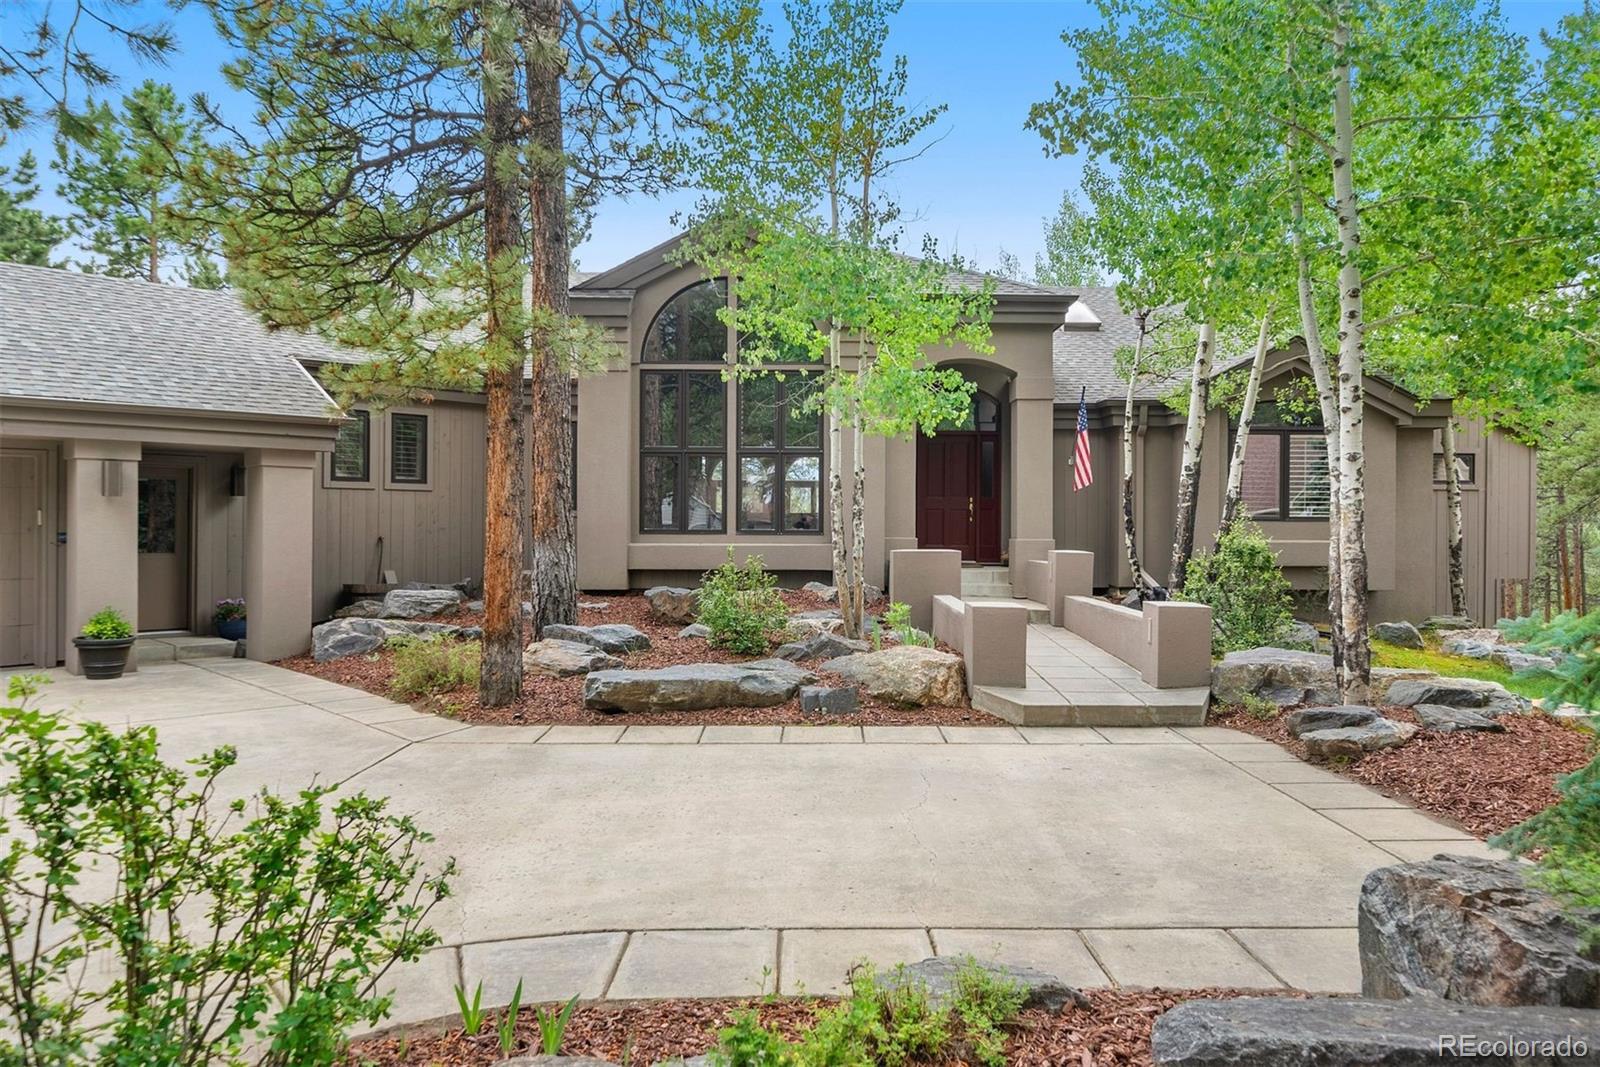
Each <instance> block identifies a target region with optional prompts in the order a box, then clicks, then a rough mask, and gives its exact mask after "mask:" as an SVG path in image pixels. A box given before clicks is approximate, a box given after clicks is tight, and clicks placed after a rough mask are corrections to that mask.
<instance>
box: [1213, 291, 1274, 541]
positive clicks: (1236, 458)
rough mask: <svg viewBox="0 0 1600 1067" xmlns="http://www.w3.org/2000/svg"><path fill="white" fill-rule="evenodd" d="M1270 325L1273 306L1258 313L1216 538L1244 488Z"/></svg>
mask: <svg viewBox="0 0 1600 1067" xmlns="http://www.w3.org/2000/svg"><path fill="white" fill-rule="evenodd" d="M1271 328H1272V310H1271V309H1270V308H1269V309H1268V310H1267V311H1266V312H1265V313H1264V314H1263V315H1262V316H1261V331H1260V333H1259V334H1258V335H1257V336H1256V352H1255V359H1253V360H1252V361H1251V363H1250V378H1249V380H1248V381H1247V382H1246V383H1245V387H1244V403H1243V404H1241V405H1240V406H1239V433H1238V435H1237V436H1236V437H1234V439H1233V456H1232V458H1231V459H1230V460H1229V461H1228V489H1227V492H1226V493H1224V494H1223V497H1222V519H1221V521H1220V522H1218V523H1217V538H1218V540H1221V538H1222V535H1223V534H1225V533H1227V532H1228V527H1230V526H1232V525H1233V518H1234V516H1235V515H1236V514H1238V511H1239V497H1240V496H1241V495H1242V494H1243V492H1244V449H1245V443H1246V442H1247V441H1248V440H1249V438H1250V421H1251V420H1252V419H1254V418H1255V417H1256V397H1257V396H1258V395H1259V394H1260V392H1261V370H1262V368H1263V367H1264V366H1265V365H1266V362H1267V339H1268V337H1269V333H1268V331H1269V330H1270V329H1271Z"/></svg>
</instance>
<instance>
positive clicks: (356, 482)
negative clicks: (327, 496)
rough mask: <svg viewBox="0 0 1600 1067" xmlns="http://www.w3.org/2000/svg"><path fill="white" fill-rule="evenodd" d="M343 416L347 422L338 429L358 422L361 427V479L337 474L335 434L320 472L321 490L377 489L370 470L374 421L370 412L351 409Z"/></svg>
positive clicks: (336, 442)
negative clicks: (332, 444) (332, 447)
mask: <svg viewBox="0 0 1600 1067" xmlns="http://www.w3.org/2000/svg"><path fill="white" fill-rule="evenodd" d="M344 415H345V418H346V420H348V421H346V422H342V423H340V424H339V429H341V430H342V429H343V428H344V427H345V426H348V425H350V424H351V423H355V422H359V423H360V424H361V426H362V427H363V433H362V441H361V471H362V473H361V477H359V478H346V477H342V476H341V475H340V474H339V472H338V469H337V467H336V466H335V451H334V450H336V449H337V448H338V445H339V439H338V435H337V434H335V436H334V442H333V443H334V449H330V450H329V452H328V462H327V464H326V466H325V467H324V468H323V472H322V485H323V488H325V489H375V488H377V480H376V478H375V477H374V476H373V470H372V430H373V422H374V421H375V420H374V419H373V417H372V412H371V411H369V410H368V409H366V408H352V409H350V410H349V411H347V412H345V413H344Z"/></svg>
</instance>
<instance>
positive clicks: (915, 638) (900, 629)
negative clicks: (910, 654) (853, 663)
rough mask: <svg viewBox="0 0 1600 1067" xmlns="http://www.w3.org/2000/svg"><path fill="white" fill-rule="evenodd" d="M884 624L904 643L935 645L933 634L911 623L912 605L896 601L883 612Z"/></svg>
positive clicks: (924, 645) (923, 645)
mask: <svg viewBox="0 0 1600 1067" xmlns="http://www.w3.org/2000/svg"><path fill="white" fill-rule="evenodd" d="M883 625H884V626H885V627H886V628H887V629H888V631H889V632H890V633H892V634H894V636H895V638H896V639H897V640H898V641H899V642H900V643H901V644H902V645H921V646H922V647H923V648H932V647H933V635H932V634H930V633H928V632H927V631H925V630H919V629H917V628H916V627H915V626H912V625H911V605H910V604H902V603H900V602H899V601H896V602H895V603H893V604H890V605H889V610H888V611H886V612H884V613H883Z"/></svg>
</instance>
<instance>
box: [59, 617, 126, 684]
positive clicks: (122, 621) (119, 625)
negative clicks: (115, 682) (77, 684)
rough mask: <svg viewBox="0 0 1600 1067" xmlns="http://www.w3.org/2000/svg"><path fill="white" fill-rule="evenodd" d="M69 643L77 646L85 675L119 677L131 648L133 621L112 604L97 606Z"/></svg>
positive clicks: (90, 676) (89, 676) (87, 676)
mask: <svg viewBox="0 0 1600 1067" xmlns="http://www.w3.org/2000/svg"><path fill="white" fill-rule="evenodd" d="M72 643H73V644H74V645H76V646H78V663H79V665H81V666H82V668H83V676H84V677H85V678H121V677H122V672H123V671H125V670H127V668H128V651H129V650H130V649H131V648H133V624H132V623H130V622H129V621H128V618H127V616H126V615H124V614H122V612H120V611H118V610H117V609H116V608H101V609H100V610H99V611H97V612H95V613H94V614H93V615H91V616H89V621H88V622H86V623H84V624H83V629H82V630H80V631H79V632H78V636H77V637H74V638H73V639H72Z"/></svg>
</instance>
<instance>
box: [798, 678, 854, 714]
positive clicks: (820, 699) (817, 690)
mask: <svg viewBox="0 0 1600 1067" xmlns="http://www.w3.org/2000/svg"><path fill="white" fill-rule="evenodd" d="M800 710H801V711H812V712H826V713H828V714H830V715H849V714H851V713H852V712H856V711H860V710H861V699H860V697H859V695H858V694H857V693H856V691H855V688H854V687H853V686H848V685H803V686H801V687H800Z"/></svg>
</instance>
